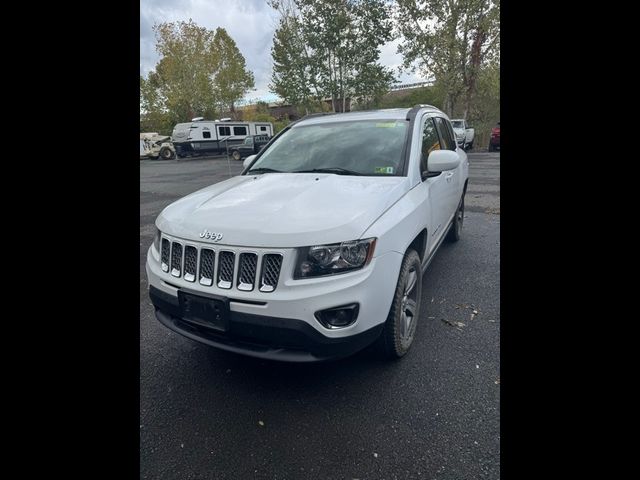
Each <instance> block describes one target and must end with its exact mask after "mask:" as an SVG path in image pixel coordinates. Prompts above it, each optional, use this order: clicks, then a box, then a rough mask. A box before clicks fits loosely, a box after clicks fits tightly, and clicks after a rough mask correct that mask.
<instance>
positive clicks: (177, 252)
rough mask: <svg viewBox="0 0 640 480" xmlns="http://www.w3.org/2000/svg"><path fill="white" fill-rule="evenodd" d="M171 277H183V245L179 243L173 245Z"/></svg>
mask: <svg viewBox="0 0 640 480" xmlns="http://www.w3.org/2000/svg"><path fill="white" fill-rule="evenodd" d="M171 275H173V276H174V277H180V276H181V275H182V244H180V243H178V242H173V243H172V244H171Z"/></svg>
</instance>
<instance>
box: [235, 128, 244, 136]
mask: <svg viewBox="0 0 640 480" xmlns="http://www.w3.org/2000/svg"><path fill="white" fill-rule="evenodd" d="M233 134H234V135H246V134H247V127H233Z"/></svg>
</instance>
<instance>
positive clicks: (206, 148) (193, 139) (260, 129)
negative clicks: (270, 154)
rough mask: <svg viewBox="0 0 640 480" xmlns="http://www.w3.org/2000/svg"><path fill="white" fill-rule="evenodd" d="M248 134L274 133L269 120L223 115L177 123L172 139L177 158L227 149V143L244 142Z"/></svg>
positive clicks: (270, 135) (220, 151)
mask: <svg viewBox="0 0 640 480" xmlns="http://www.w3.org/2000/svg"><path fill="white" fill-rule="evenodd" d="M249 135H268V136H269V137H272V136H273V124H271V123H269V122H242V121H233V120H231V119H227V118H223V119H222V120H204V119H203V118H200V117H199V118H194V119H193V120H192V121H191V122H189V123H179V124H177V125H176V126H175V127H174V128H173V133H172V134H171V139H172V141H173V145H174V146H175V148H176V152H177V154H178V156H179V157H183V156H186V155H194V154H200V153H208V154H216V153H224V152H226V151H227V145H228V146H229V148H231V146H232V145H237V144H240V143H243V142H244V139H245V138H246V137H247V136H249Z"/></svg>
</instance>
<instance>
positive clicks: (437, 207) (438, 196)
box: [420, 117, 447, 257]
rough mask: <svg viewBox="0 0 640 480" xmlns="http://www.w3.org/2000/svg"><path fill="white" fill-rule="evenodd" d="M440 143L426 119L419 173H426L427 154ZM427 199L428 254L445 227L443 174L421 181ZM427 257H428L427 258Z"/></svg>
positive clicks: (445, 199) (432, 124) (445, 201)
mask: <svg viewBox="0 0 640 480" xmlns="http://www.w3.org/2000/svg"><path fill="white" fill-rule="evenodd" d="M440 148H441V142H440V137H439V135H438V131H437V129H436V126H435V123H434V119H433V118H431V117H426V118H425V119H424V125H423V128H422V159H421V161H420V173H421V174H422V173H423V172H427V173H428V169H427V160H428V158H429V154H430V153H431V152H432V151H434V150H440ZM423 183H424V186H425V187H426V191H427V196H428V199H429V211H430V213H431V222H430V224H429V229H428V231H427V234H428V236H429V238H428V241H427V245H428V247H427V249H428V252H429V253H431V251H432V250H433V248H434V247H435V245H437V243H438V240H439V239H440V237H441V236H442V232H443V230H444V228H445V227H446V220H447V219H446V212H445V208H444V207H445V205H446V203H447V181H446V179H445V177H444V174H442V173H441V174H439V175H436V176H433V177H429V176H428V177H427V178H425V179H424V180H423ZM427 257H428V256H427Z"/></svg>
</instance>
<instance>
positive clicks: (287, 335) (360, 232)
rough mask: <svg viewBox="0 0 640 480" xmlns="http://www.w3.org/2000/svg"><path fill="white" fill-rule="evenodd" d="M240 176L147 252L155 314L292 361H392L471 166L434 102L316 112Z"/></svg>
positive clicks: (455, 235)
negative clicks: (364, 356) (369, 356)
mask: <svg viewBox="0 0 640 480" xmlns="http://www.w3.org/2000/svg"><path fill="white" fill-rule="evenodd" d="M244 166H245V170H244V171H243V172H242V174H241V175H239V176H236V177H233V178H230V179H228V180H225V181H223V182H220V183H217V184H215V185H212V186H210V187H207V188H204V189H202V190H199V191H197V192H195V193H192V194H190V195H188V196H186V197H184V198H182V199H180V200H178V201H176V202H175V203H173V204H171V205H169V206H168V207H166V208H165V209H164V210H163V211H162V212H161V213H160V215H159V216H158V218H157V220H156V227H157V234H156V237H155V240H154V242H153V244H152V245H151V247H150V248H149V251H148V254H147V263H146V272H147V276H148V280H149V296H150V298H151V301H152V303H153V305H154V306H155V313H156V317H157V318H158V320H159V321H160V322H161V323H162V324H164V325H165V326H166V327H168V328H170V329H171V330H173V331H175V332H178V333H180V334H182V335H184V336H185V337H188V338H190V339H192V340H195V341H199V342H202V343H205V344H208V345H211V346H213V347H217V348H220V349H223V350H227V351H231V352H236V353H241V354H246V355H251V356H254V357H259V358H266V359H276V360H284V361H297V362H306V361H318V360H324V359H328V358H336V357H342V356H346V355H350V354H352V353H355V352H357V351H358V350H361V349H363V348H365V347H366V346H368V345H370V344H372V343H375V344H376V347H377V348H378V349H379V351H380V352H381V353H382V354H383V355H384V356H385V357H387V358H399V357H402V356H403V355H405V354H406V353H407V351H408V350H409V347H410V346H411V344H412V342H413V340H414V338H415V334H416V327H417V326H418V324H419V323H420V322H424V321H427V320H426V318H427V314H426V312H424V308H425V307H428V303H426V304H425V303H423V300H424V299H423V298H422V276H423V273H424V272H425V270H426V268H427V266H428V265H429V263H430V262H431V260H432V259H433V257H434V255H435V253H436V251H437V249H438V247H439V246H440V244H441V243H442V242H443V241H444V240H445V239H448V240H449V241H454V242H455V241H457V240H458V239H459V238H460V235H461V231H462V224H463V219H464V196H465V192H466V189H467V182H468V175H469V173H468V172H469V166H468V161H467V155H466V153H465V152H464V151H463V150H462V149H460V148H458V147H457V145H456V141H455V136H454V132H453V128H452V126H451V123H450V121H449V119H448V118H447V116H446V115H445V114H444V113H443V112H441V111H440V110H438V109H436V108H435V107H432V106H429V105H418V106H416V107H414V108H411V109H406V108H405V109H389V110H377V111H368V112H352V113H342V114H328V115H326V114H325V115H323V114H319V115H311V116H307V117H305V118H303V119H302V120H300V121H298V122H295V123H293V124H291V125H289V126H288V127H287V128H286V129H284V130H283V131H282V132H280V133H279V134H278V135H276V136H275V137H274V138H273V139H271V141H270V142H269V143H268V144H267V145H266V146H265V148H264V149H262V150H261V151H260V152H259V153H258V154H257V155H252V156H250V157H248V158H247V159H245V161H244Z"/></svg>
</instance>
